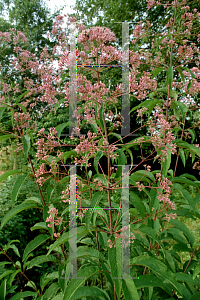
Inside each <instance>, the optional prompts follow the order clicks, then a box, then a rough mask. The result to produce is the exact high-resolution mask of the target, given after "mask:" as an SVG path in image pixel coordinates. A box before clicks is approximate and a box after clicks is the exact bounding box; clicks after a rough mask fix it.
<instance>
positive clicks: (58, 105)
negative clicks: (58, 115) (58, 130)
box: [54, 98, 66, 111]
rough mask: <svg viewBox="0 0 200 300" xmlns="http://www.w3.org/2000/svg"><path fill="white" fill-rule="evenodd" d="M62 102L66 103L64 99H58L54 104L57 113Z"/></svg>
mask: <svg viewBox="0 0 200 300" xmlns="http://www.w3.org/2000/svg"><path fill="white" fill-rule="evenodd" d="M64 101H66V99H65V98H63V99H60V100H59V101H58V102H57V103H56V104H55V106H54V109H55V111H57V110H58V109H59V107H60V105H61V104H62V103H63V102H64Z"/></svg>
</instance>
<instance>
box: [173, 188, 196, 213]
mask: <svg viewBox="0 0 200 300" xmlns="http://www.w3.org/2000/svg"><path fill="white" fill-rule="evenodd" d="M173 188H174V189H176V190H177V191H178V192H179V193H180V194H181V195H182V196H183V197H184V198H185V200H186V201H187V202H188V203H189V205H190V206H191V208H192V209H193V210H194V211H195V203H194V199H193V198H192V196H191V195H190V193H189V192H188V191H187V190H186V189H184V188H183V187H182V186H181V185H180V184H179V183H174V184H173Z"/></svg>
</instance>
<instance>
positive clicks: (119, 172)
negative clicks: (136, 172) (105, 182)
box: [115, 149, 126, 178]
mask: <svg viewBox="0 0 200 300" xmlns="http://www.w3.org/2000/svg"><path fill="white" fill-rule="evenodd" d="M117 152H118V154H119V156H118V167H117V172H116V175H115V177H116V178H118V177H120V176H121V175H122V166H125V164H126V156H125V154H124V151H123V150H122V149H117Z"/></svg>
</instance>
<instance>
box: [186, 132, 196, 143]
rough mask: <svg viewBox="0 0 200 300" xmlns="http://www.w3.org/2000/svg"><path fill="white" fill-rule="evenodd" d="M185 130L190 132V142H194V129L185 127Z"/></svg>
mask: <svg viewBox="0 0 200 300" xmlns="http://www.w3.org/2000/svg"><path fill="white" fill-rule="evenodd" d="M186 131H189V132H190V134H191V137H192V139H191V144H192V143H193V142H194V140H195V138H196V133H195V131H194V130H192V129H187V130H186Z"/></svg>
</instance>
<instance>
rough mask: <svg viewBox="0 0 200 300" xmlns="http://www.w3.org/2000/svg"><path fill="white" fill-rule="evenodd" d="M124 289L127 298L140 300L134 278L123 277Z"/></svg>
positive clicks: (128, 299) (127, 299)
mask: <svg viewBox="0 0 200 300" xmlns="http://www.w3.org/2000/svg"><path fill="white" fill-rule="evenodd" d="M122 289H123V292H124V296H125V299H126V300H139V299H140V298H139V295H138V292H137V289H136V287H135V283H134V281H133V280H132V279H122Z"/></svg>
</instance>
